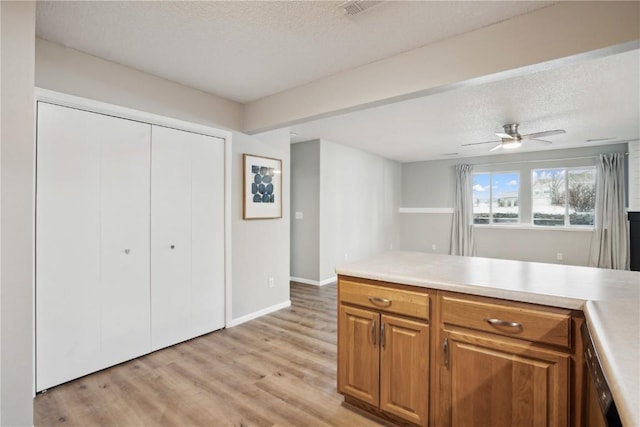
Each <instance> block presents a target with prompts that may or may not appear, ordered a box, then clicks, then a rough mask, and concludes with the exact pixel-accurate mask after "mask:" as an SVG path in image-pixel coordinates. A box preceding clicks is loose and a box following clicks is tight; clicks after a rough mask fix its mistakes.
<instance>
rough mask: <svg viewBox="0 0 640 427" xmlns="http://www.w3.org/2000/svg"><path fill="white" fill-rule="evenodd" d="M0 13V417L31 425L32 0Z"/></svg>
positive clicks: (1, 5)
mask: <svg viewBox="0 0 640 427" xmlns="http://www.w3.org/2000/svg"><path fill="white" fill-rule="evenodd" d="M0 15H1V17H0V20H1V21H0V28H1V35H0V40H1V44H2V47H1V50H2V63H1V72H0V74H1V76H2V80H1V88H2V90H1V91H0V92H1V94H2V95H1V96H2V99H1V110H2V122H1V124H0V127H1V138H0V158H1V162H2V163H1V166H0V183H1V196H0V200H1V202H2V205H1V209H0V218H1V222H0V235H1V245H0V294H1V295H0V297H1V301H0V315H1V320H0V326H1V329H0V339H1V342H0V374H1V375H0V397H1V399H0V425H3V426H32V425H33V334H32V331H33V251H34V247H33V242H34V240H33V228H34V217H33V213H34V192H33V188H34V177H35V174H34V166H35V151H34V123H35V116H34V114H35V113H34V101H33V96H34V89H33V82H34V44H35V21H36V14H35V3H34V2H8V1H3V2H0Z"/></svg>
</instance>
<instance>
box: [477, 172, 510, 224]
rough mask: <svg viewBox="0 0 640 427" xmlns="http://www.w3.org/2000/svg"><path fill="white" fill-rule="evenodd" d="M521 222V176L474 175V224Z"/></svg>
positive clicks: (506, 174) (502, 174)
mask: <svg viewBox="0 0 640 427" xmlns="http://www.w3.org/2000/svg"><path fill="white" fill-rule="evenodd" d="M517 222H520V174H519V173H518V172H500V173H495V172H493V173H476V174H473V223H474V224H505V223H517Z"/></svg>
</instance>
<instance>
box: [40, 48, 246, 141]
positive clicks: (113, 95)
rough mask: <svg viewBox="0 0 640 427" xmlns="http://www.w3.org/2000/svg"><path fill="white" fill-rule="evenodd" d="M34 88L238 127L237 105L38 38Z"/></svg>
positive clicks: (205, 122)
mask: <svg viewBox="0 0 640 427" xmlns="http://www.w3.org/2000/svg"><path fill="white" fill-rule="evenodd" d="M36 86H38V87H41V88H45V89H50V90H55V91H58V92H63V93H67V94H70V95H76V96H82V97H85V98H89V99H93V100H96V101H102V102H106V103H109V104H115V105H121V106H125V107H128V108H133V109H136V110H140V111H146V112H149V113H155V114H160V115H163V116H167V117H172V118H175V119H182V120H186V121H189V122H193V123H198V124H202V125H206V126H213V127H218V128H226V129H236V130H239V129H241V126H242V120H243V119H242V105H240V104H238V103H237V102H234V101H230V100H228V99H225V98H221V97H219V96H215V95H211V94H208V93H205V92H202V91H200V90H196V89H192V88H189V87H186V86H183V85H180V84H178V83H175V82H172V81H169V80H165V79H163V78H160V77H156V76H153V75H151V74H147V73H143V72H141V71H137V70H134V69H133V68H129V67H126V66H124V65H120V64H116V63H115V62H110V61H107V60H104V59H101V58H98V57H95V56H91V55H87V54H85V53H82V52H79V51H76V50H73V49H69V48H65V47H63V46H60V45H58V44H55V43H51V42H49V41H46V40H43V39H36Z"/></svg>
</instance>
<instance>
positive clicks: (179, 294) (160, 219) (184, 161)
mask: <svg viewBox="0 0 640 427" xmlns="http://www.w3.org/2000/svg"><path fill="white" fill-rule="evenodd" d="M151 153H152V154H151V157H152V161H151V183H152V184H151V284H152V285H151V346H152V349H153V350H157V349H160V348H163V347H167V346H169V345H173V344H176V343H178V342H181V341H184V340H187V339H190V338H193V337H196V336H198V335H202V334H204V333H207V332H211V331H214V330H216V329H220V328H222V327H223V326H224V210H223V206H224V155H223V153H224V144H223V141H222V140H221V139H219V138H214V137H209V136H204V135H200V134H195V133H191V132H184V131H178V130H175V129H169V128H164V127H159V126H153V128H152V148H151Z"/></svg>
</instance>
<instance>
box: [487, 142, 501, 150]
mask: <svg viewBox="0 0 640 427" xmlns="http://www.w3.org/2000/svg"><path fill="white" fill-rule="evenodd" d="M499 148H502V142H501V143H500V144H498V145H496V146H495V147H493V148H492V149H491V150H489V151H496V150H497V149H499Z"/></svg>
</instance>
